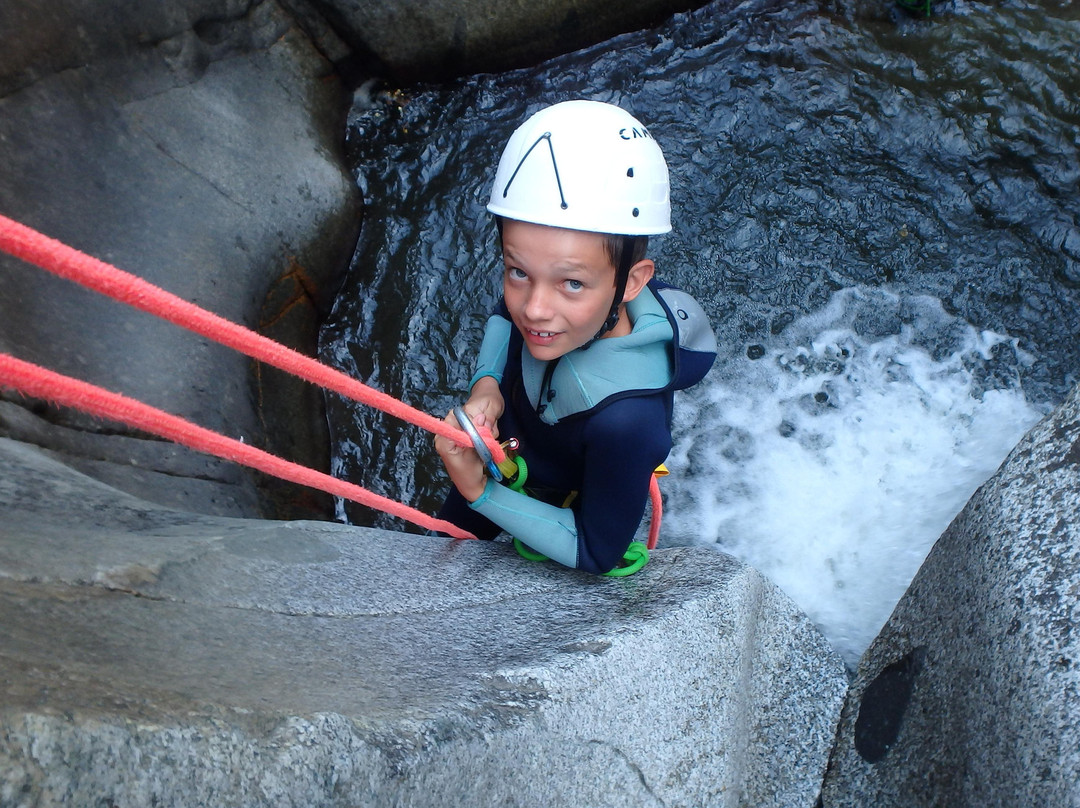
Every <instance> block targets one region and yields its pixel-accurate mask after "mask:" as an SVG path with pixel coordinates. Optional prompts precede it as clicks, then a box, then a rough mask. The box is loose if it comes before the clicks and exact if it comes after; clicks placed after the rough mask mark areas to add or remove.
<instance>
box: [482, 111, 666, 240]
mask: <svg viewBox="0 0 1080 808" xmlns="http://www.w3.org/2000/svg"><path fill="white" fill-rule="evenodd" d="M487 209H488V210H489V211H490V212H491V213H494V214H495V215H497V216H505V217H506V218H508V219H517V220H518V221H523V222H532V223H534V224H546V225H550V226H552V227H565V228H568V229H571V230H587V231H590V232H593V233H612V234H615V235H626V236H653V235H659V234H660V233H667V232H668V231H669V230H671V201H670V198H669V191H668V170H667V163H665V162H664V155H663V153H662V152H661V151H660V147H659V146H658V145H657V143H656V141H655V140H653V137H652V135H651V134H650V133H649V130H648V129H646V128H645V127H644V126H643V125H642V124H641V122H640V121H638V120H637V119H636V118H635V117H634V116H633V115H631V114H630V113H628V112H626V111H625V110H622V109H620V108H619V107H616V106H614V105H613V104H605V103H601V102H599V101H564V102H562V103H561V104H555V105H553V106H550V107H546V108H545V109H542V110H540V111H539V112H537V113H536V114H534V115H533V116H532V117H530V118H529V119H528V120H527V121H525V123H523V124H522V125H521V126H519V127H518V128H517V130H516V131H515V132H514V134H513V135H511V136H510V140H509V141H508V142H507V144H506V148H505V149H503V153H502V159H500V160H499V168H498V171H496V173H495V184H494V185H493V186H492V188H491V199H490V201H489V202H488V206H487Z"/></svg>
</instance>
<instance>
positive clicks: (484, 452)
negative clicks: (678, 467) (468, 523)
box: [454, 407, 668, 578]
mask: <svg viewBox="0 0 1080 808" xmlns="http://www.w3.org/2000/svg"><path fill="white" fill-rule="evenodd" d="M454 417H455V418H457V422H458V424H459V425H460V426H461V427H462V429H463V430H464V432H465V434H467V435H469V437H470V438H471V439H472V442H473V448H474V449H475V450H476V453H477V454H478V455H480V460H481V461H482V462H483V463H484V466H485V468H486V469H487V470H488V473H489V475H490V476H491V478H492V479H493V480H495V482H503V483H505V484H506V486H507V487H508V488H509V489H510V490H511V491H517V492H519V493H522V494H525V495H526V496H530V494H529V491H528V489H526V487H525V483H526V482H527V481H528V479H529V467H528V464H526V462H525V458H523V457H522V456H521V455H519V454H518V453H517V449H518V446H519V443H518V440H517V438H510V439H509V440H507V441H504V442H503V443H502V449H503V451H504V453H505V455H506V459H505V460H504V461H503V462H502V463H496V462H495V461H494V459H493V457H492V455H491V451H490V449H489V448H488V446H487V445H486V444H485V443H484V440H483V438H482V437H481V436H480V433H479V431H478V430H477V429H476V425H475V424H473V422H472V419H470V418H469V415H468V414H467V413H466V412H465V409H464V407H455V408H454ZM667 474H668V470H667V467H666V466H664V465H663V464H661V465H660V466H658V467H657V469H656V470H655V471H654V472H653V474H652V476H651V477H650V478H649V499H650V502H651V503H652V508H653V515H652V521H651V523H650V525H649V539H648V543H643V542H639V541H633V542H630V545H629V546H628V547H627V548H626V552H625V553H623V557H622V561H621V563H620V564H619V566H617V567H615V569H612V570H609V571H607V572H605V573H603V574H604V575H606V576H608V577H611V578H621V577H624V576H626V575H633V574H634V573H635V572H637V571H638V570H640V569H641V568H642V567H644V566H645V565H646V564H647V563H648V562H649V550H652V549H654V548H655V547H656V542H657V540H658V538H659V535H660V520H661V518H662V504H661V502H662V500H661V498H660V487H659V485H658V484H657V478H658V477H664V476H667ZM576 497H577V491H571V492H570V494H569V495H567V497H566V499H565V500H564V501H563V504H562V507H564V508H568V507H569V506H570V503H571V502H573V501H574V499H575V498H576ZM513 544H514V549H515V550H516V551H517V554H518V555H519V556H521V557H522V558H524V559H525V560H526V561H547V560H549V559H548V557H547V556H546V555H544V554H543V553H538V552H536V551H535V550H533V549H532V548H530V547H529V546H528V545H527V544H525V543H524V542H522V541H521V540H520V539H518V538H517V537H516V536H515V537H514V539H513Z"/></svg>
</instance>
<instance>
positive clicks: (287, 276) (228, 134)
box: [0, 0, 360, 516]
mask: <svg viewBox="0 0 1080 808" xmlns="http://www.w3.org/2000/svg"><path fill="white" fill-rule="evenodd" d="M43 8H44V9H46V10H44V11H43V10H42V9H43ZM0 13H2V14H3V15H4V17H5V19H3V20H0V26H2V30H3V31H4V32H5V33H4V40H5V41H4V42H3V47H2V48H0V54H3V56H0V63H2V64H0V86H2V87H4V88H5V90H6V92H5V94H4V95H3V96H2V97H0V157H2V158H3V161H4V166H5V169H4V171H3V172H0V212H3V213H4V214H5V215H7V216H10V217H11V218H13V219H16V220H19V221H21V222H23V223H24V224H27V225H29V226H31V227H34V228H36V229H39V230H41V231H43V232H44V233H45V234H47V235H49V236H52V237H54V238H57V239H59V240H61V241H63V242H65V243H68V244H70V245H71V246H74V247H76V248H77V249H80V250H82V251H84V252H87V253H89V254H91V255H93V256H95V257H97V258H101V259H102V260H105V261H108V262H110V263H112V264H114V265H116V266H118V267H120V268H121V269H124V270H126V271H129V272H133V273H135V274H137V275H140V276H141V277H143V278H146V279H147V280H149V281H151V282H152V283H155V284H157V285H159V286H162V287H163V288H165V289H167V290H168V291H170V292H173V293H175V294H177V295H179V296H180V297H183V298H185V299H187V300H190V301H192V302H194V303H196V304H198V305H201V306H204V307H206V308H208V309H210V310H212V311H214V312H215V313H217V314H220V315H222V316H224V317H226V318H228V319H230V320H234V321H237V322H240V323H243V324H245V325H247V326H249V327H252V328H257V329H260V330H262V331H264V332H265V333H267V334H268V335H269V336H271V337H273V338H276V339H279V340H280V341H282V342H285V343H286V344H289V345H291V346H293V347H296V348H298V349H300V350H303V351H305V352H308V353H314V349H315V340H316V329H317V324H318V321H319V318H320V316H321V315H322V314H324V313H325V312H326V311H327V309H328V307H329V305H330V303H331V299H332V296H333V294H334V292H335V290H336V287H337V283H338V280H339V278H340V275H341V272H342V271H343V270H344V269H345V267H346V266H347V263H348V259H349V256H350V255H351V253H352V249H353V246H354V244H355V239H356V235H357V232H358V228H359V220H360V215H359V214H360V203H359V198H358V193H357V191H356V189H355V186H354V184H353V182H352V180H351V177H350V175H349V173H348V171H347V170H346V169H345V167H344V163H343V159H342V155H341V150H342V140H343V115H344V109H345V102H346V93H345V92H344V88H343V86H342V85H341V83H340V82H339V80H338V79H337V78H336V77H335V76H334V74H333V73H332V70H331V67H330V65H329V63H328V62H327V61H326V60H325V59H323V58H322V56H321V55H320V54H319V53H318V52H317V51H316V50H315V49H314V48H313V47H312V45H311V43H310V41H309V40H308V39H307V37H306V36H305V35H304V34H303V33H302V32H301V31H300V29H299V28H298V27H297V26H296V25H295V24H294V23H293V21H292V18H291V17H290V16H289V15H288V14H286V13H285V12H284V11H283V10H282V9H281V8H280V7H279V6H277V5H276V4H275V3H271V2H264V3H260V4H254V5H251V7H250V8H248V5H247V4H241V3H232V4H229V5H227V6H224V7H222V5H221V4H220V3H213V4H212V3H205V2H202V3H194V2H192V3H187V4H166V5H165V6H160V7H154V9H148V8H144V7H143V6H139V5H136V6H133V7H132V8H131V9H127V8H126V6H121V5H120V4H113V5H109V4H100V3H99V4H90V3H86V4H75V3H71V4H68V5H67V6H62V7H59V8H57V7H52V6H47V7H42V6H40V4H36V3H31V2H22V0H16V1H15V2H9V3H6V4H4V7H3V11H2V12H0ZM21 31H25V32H26V36H25V37H20V36H19V35H18V34H19V32H21ZM9 45H11V47H10V48H9ZM0 295H2V296H0V311H2V317H0V346H2V347H3V349H4V350H6V351H9V352H11V353H13V354H14V355H16V356H18V357H20V358H22V359H26V360H30V361H34V362H37V363H40V364H42V365H45V366H46V367H49V368H51V369H53V370H56V371H59V372H61V373H66V374H69V375H72V376H75V377H77V378H80V379H84V380H86V381H90V382H93V383H95V384H99V385H102V386H104V387H106V388H108V389H110V390H114V391H117V392H121V393H124V394H126V395H130V396H133V397H135V398H138V399H140V400H143V401H145V402H147V403H149V404H152V405H154V406H157V407H160V408H162V409H165V410H167V411H169V412H172V413H175V414H177V415H180V416H183V417H185V418H188V419H190V420H192V421H195V422H196V423H198V424H200V425H202V426H205V427H208V428H211V429H216V430H220V431H222V432H224V433H225V434H228V435H230V436H233V437H237V438H240V437H242V438H244V439H245V440H246V441H248V442H249V443H253V444H256V445H259V446H262V447H264V448H267V449H268V450H270V451H273V452H275V453H278V454H282V455H285V456H287V457H289V458H290V459H294V460H297V461H299V462H302V463H304V464H305V465H315V466H318V467H321V468H326V466H327V465H328V459H327V455H328V449H327V436H326V427H325V419H324V416H323V415H322V407H321V397H320V395H319V393H318V392H317V391H313V390H310V389H308V388H307V386H306V385H303V384H302V383H298V382H293V381H292V380H291V379H289V378H287V377H284V376H283V375H282V374H279V373H276V372H274V371H272V370H269V371H268V370H267V369H264V368H261V367H258V366H256V365H255V364H254V363H253V362H251V361H250V360H248V359H246V358H245V357H242V356H240V355H238V354H236V353H234V352H232V351H230V350H228V349H225V348H222V347H220V346H217V345H215V344H211V343H208V342H207V341H206V340H204V339H202V338H198V337H195V336H194V335H191V334H189V333H187V332H184V331H182V330H180V329H178V328H176V327H174V326H171V325H168V324H166V323H163V322H160V321H157V320H155V319H153V318H151V317H149V316H147V315H144V314H142V313H139V312H137V311H134V310H132V309H129V308H127V307H125V306H123V305H121V304H118V303H115V302H112V301H110V300H107V299H105V298H103V297H101V296H98V295H96V294H94V293H91V292H88V291H86V290H84V289H82V288H80V287H77V286H75V285H74V284H71V283H69V282H67V281H63V280H59V279H57V278H54V277H52V276H50V275H48V274H47V273H45V272H44V271H42V270H39V269H35V268H32V267H29V266H27V265H25V264H23V263H22V262H19V261H17V260H15V259H12V258H10V257H6V256H4V257H0ZM4 398H6V399H7V400H8V401H9V402H14V403H15V404H16V405H19V407H21V408H22V411H19V410H17V409H15V408H13V407H12V405H11V404H8V405H7V406H3V405H2V404H0V406H3V408H2V409H0V432H2V433H3V434H7V435H10V436H13V437H17V438H19V439H23V440H30V441H32V442H36V443H39V444H40V445H43V446H46V447H48V448H50V449H53V450H55V451H57V452H60V453H61V454H62V456H63V457H64V458H65V459H67V460H68V461H69V462H71V463H72V464H73V465H75V466H77V467H79V468H80V469H82V470H84V471H87V472H89V473H91V474H94V475H95V476H97V477H99V478H101V479H105V480H107V481H109V482H111V483H112V484H114V485H117V486H118V487H120V488H122V489H124V490H128V491H130V492H132V493H136V494H140V495H142V496H146V497H148V498H150V499H153V500H155V501H158V502H162V503H163V504H169V505H174V506H178V507H183V508H187V509H191V510H196V511H207V512H211V513H221V514H229V515H266V516H297V515H326V514H327V513H328V507H329V501H328V500H327V499H325V498H319V497H316V496H314V495H312V494H310V493H309V492H308V491H307V490H306V489H303V490H302V489H296V488H294V487H292V486H277V485H275V484H273V483H269V484H267V483H266V482H265V481H262V480H258V479H256V478H255V477H254V476H253V475H251V474H249V473H247V472H246V471H245V470H242V469H238V468H236V467H233V466H231V465H229V464H224V463H219V462H217V461H214V460H212V459H207V458H203V457H202V456H199V455H195V454H194V453H189V452H186V451H185V450H182V449H179V448H177V447H174V446H172V445H169V444H165V443H163V442H161V441H157V440H144V439H138V436H134V437H133V436H131V435H130V434H129V430H126V429H124V428H120V427H118V426H116V425H107V424H102V423H100V422H97V421H94V420H91V419H88V418H85V417H82V416H79V415H77V414H72V413H69V412H60V411H58V410H56V408H53V407H49V406H47V405H44V404H42V403H31V404H30V405H29V410H30V412H29V413H28V412H26V409H27V406H26V405H27V402H23V401H22V400H21V398H20V397H19V396H16V395H12V394H10V392H9V393H6V394H5V395H4ZM117 434H119V435H120V436H125V437H124V440H117V439H115V438H116V435H117ZM142 437H144V438H145V436H142Z"/></svg>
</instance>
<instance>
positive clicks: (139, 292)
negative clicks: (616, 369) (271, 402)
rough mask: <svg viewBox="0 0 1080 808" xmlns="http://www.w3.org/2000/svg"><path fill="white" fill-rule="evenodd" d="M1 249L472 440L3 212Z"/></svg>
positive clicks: (410, 419) (405, 417) (495, 449)
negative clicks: (20, 222)
mask: <svg viewBox="0 0 1080 808" xmlns="http://www.w3.org/2000/svg"><path fill="white" fill-rule="evenodd" d="M0 250H4V251H5V252H8V253H10V254H11V255H14V256H15V257H16V258H21V259H22V260H23V261H26V262H27V263H29V264H34V265H35V266H38V267H40V268H41V269H44V270H46V271H47V272H51V273H53V274H54V275H59V276H60V277H61V278H66V279H67V280H70V281H74V282H75V283H78V284H81V285H82V286H85V287H87V288H88V289H93V290H94V291H96V292H100V293H101V294H103V295H106V296H107V297H111V298H113V299H114V300H119V301H120V302H122V303H127V304H128V305H129V306H134V307H135V308H137V309H139V310H141V311H144V312H146V313H148V314H152V315H154V316H155V317H160V318H161V319H163V320H167V321H169V322H170V323H173V324H174V325H178V326H180V327H181V328H186V329H187V330H189V331H193V332H195V333H196V334H200V335H201V336H204V337H206V338H207V339H211V340H213V341H214V342H218V343H221V344H222V345H226V346H228V347H229V348H233V349H235V350H237V351H240V353H243V354H246V355H247V356H250V357H251V358H253V359H257V360H258V361H260V362H265V363H266V364H268V365H273V366H274V367H276V368H279V369H281V370H284V371H285V372H286V373H291V374H293V375H294V376H299V377H300V378H301V379H305V380H306V381H309V382H311V383H313V384H317V385H319V386H320V387H325V388H327V389H328V390H333V391H334V392H335V393H340V394H341V395H343V396H346V397H347V398H351V399H354V400H355V401H359V402H361V403H362V404H367V405H369V406H371V407H375V408H376V409H379V410H382V411H383V412H385V413H388V414H390V415H393V416H395V417H397V418H400V419H401V420H402V421H406V422H407V423H410V424H413V425H415V426H418V427H420V428H421V429H426V430H427V431H428V432H433V433H434V434H436V435H441V436H443V437H444V438H448V439H450V440H452V441H454V442H455V443H457V444H458V445H459V446H472V441H470V440H469V438H468V436H467V435H466V434H465V433H464V432H462V431H461V430H460V429H457V428H455V427H452V426H450V425H449V424H448V423H446V422H445V421H443V420H441V419H439V418H435V417H434V416H432V415H428V414H427V413H426V412H422V411H421V410H418V409H416V408H414V407H410V406H409V405H408V404H405V403H404V402H402V401H398V400H397V399H396V398H394V397H392V396H389V395H387V394H386V393H383V392H381V391H379V390H376V389H374V388H373V387H368V386H367V385H366V384H363V383H362V382H358V381H357V380H356V379H353V378H351V377H350V376H347V375H345V374H344V373H342V372H341V371H338V370H334V369H333V368H331V367H327V366H326V365H323V364H322V363H320V362H317V361H316V360H314V359H311V358H310V357H307V356H304V355H303V354H301V353H298V352H297V351H294V350H292V349H291V348H287V347H285V346H284V345H282V344H281V343H279V342H275V341H274V340H272V339H269V338H267V337H264V336H262V335H261V334H257V333H255V332H254V331H252V330H250V329H248V328H244V327H243V326H241V325H237V324H236V323H234V322H231V321H229V320H226V319H225V318H223V317H219V316H218V315H216V314H214V313H213V312H209V311H207V310H206V309H203V308H200V307H199V306H196V305H195V304H194V303H189V302H188V301H186V300H184V299H183V298H181V297H177V296H176V295H174V294H172V293H170V292H166V291H165V290H164V289H162V288H160V287H158V286H154V285H153V284H152V283H149V282H147V281H145V280H143V279H142V278H140V277H138V276H137V275H132V274H131V273H130V272H124V271H123V270H121V269H117V268H116V267H114V266H112V265H111V264H106V263H105V262H104V261H99V260H98V259H96V258H93V257H91V256H89V255H86V254H85V253H81V252H79V251H78V250H76V249H73V248H72V247H68V246H67V245H66V244H63V243H62V242H59V241H57V240H55V239H52V238H49V237H48V236H46V235H43V234H42V233H39V232H37V231H36V230H32V229H31V228H29V227H27V226H25V225H22V224H19V223H18V222H16V221H14V220H13V219H9V218H8V217H6V216H3V215H0ZM480 433H481V435H482V436H483V437H484V438H485V443H487V445H488V448H489V449H490V450H491V453H492V455H493V456H494V457H495V462H497V463H498V462H500V461H502V460H503V459H505V457H506V454H505V452H504V451H503V449H502V447H501V446H500V445H499V443H498V441H496V440H495V439H494V438H493V437H492V436H491V433H490V431H485V430H483V429H481V430H480Z"/></svg>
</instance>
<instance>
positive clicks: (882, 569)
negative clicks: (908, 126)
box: [663, 288, 1045, 667]
mask: <svg viewBox="0 0 1080 808" xmlns="http://www.w3.org/2000/svg"><path fill="white" fill-rule="evenodd" d="M751 357H757V358H751ZM1032 361H1033V358H1032V357H1031V356H1030V355H1028V354H1026V353H1025V352H1024V351H1023V350H1021V349H1020V347H1019V345H1018V344H1017V340H1015V339H1012V338H1010V337H1008V336H1006V335H1002V334H997V333H994V332H991V331H985V330H979V329H976V328H974V327H973V326H971V325H970V324H968V323H965V322H963V321H962V320H959V319H958V318H956V317H953V316H951V315H949V314H948V313H946V312H945V311H944V310H943V309H942V306H941V304H940V302H939V301H938V300H936V299H934V298H930V297H911V296H908V297H900V296H898V295H895V294H892V293H889V292H886V291H882V290H878V289H863V288H859V289H847V290H843V291H841V292H838V293H836V294H835V295H834V296H833V297H832V299H831V300H830V302H829V304H828V305H827V306H826V307H825V308H824V309H823V310H821V311H819V312H815V313H813V314H811V315H808V316H806V317H803V318H801V319H798V320H796V321H794V322H792V323H791V324H790V325H789V326H788V327H787V328H785V329H784V330H783V331H782V332H781V333H780V334H779V335H777V336H775V337H773V338H772V339H771V340H770V341H769V342H768V343H763V344H761V345H754V346H750V348H749V349H748V350H747V351H746V352H745V353H742V354H740V355H739V356H736V357H731V358H728V359H726V360H722V361H720V363H719V364H718V366H717V367H716V368H715V369H714V371H713V372H712V373H711V374H710V376H709V377H708V379H707V381H706V382H705V383H704V384H702V385H699V386H698V388H696V389H695V390H693V391H691V392H690V393H688V394H686V395H684V396H682V397H681V398H680V399H679V401H678V404H677V407H676V411H677V413H678V416H679V417H678V420H677V422H676V425H675V427H676V429H675V432H676V434H675V441H676V449H675V451H674V452H673V454H672V456H671V458H669V462H668V465H669V467H670V468H671V469H672V472H673V474H674V475H676V476H675V477H674V478H669V481H666V482H665V484H664V486H663V487H664V490H665V494H666V495H667V507H666V513H665V521H664V530H663V535H664V537H665V539H664V543H666V544H673V543H674V544H689V543H698V542H702V541H704V542H708V543H715V545H716V546H717V547H718V548H719V549H721V550H724V551H725V552H728V553H731V554H732V555H734V556H736V557H738V558H740V559H742V560H743V561H745V562H747V563H749V564H751V565H752V566H754V567H755V568H757V569H758V570H760V571H761V572H763V573H765V574H766V575H767V576H769V577H770V578H771V579H772V580H773V581H775V582H776V583H777V584H778V585H779V586H780V587H781V588H782V589H784V590H785V591H786V592H787V593H788V594H789V595H790V596H791V597H792V598H793V599H794V600H795V601H796V602H797V603H798V604H799V605H800V606H801V607H802V608H803V609H804V610H805V611H806V612H807V614H808V615H810V617H811V618H812V619H813V620H814V621H815V622H816V623H817V624H818V626H819V627H820V628H821V629H822V631H823V633H824V634H825V635H826V636H827V637H828V638H829V640H830V641H831V642H832V644H833V645H834V647H836V649H837V650H838V651H839V652H840V653H841V655H842V656H843V657H844V659H845V661H846V662H847V663H848V664H849V666H852V667H853V666H854V665H855V664H856V663H857V661H858V658H859V656H860V655H861V654H862V652H863V651H864V650H865V648H866V647H867V646H868V645H869V643H870V641H871V640H872V639H873V637H874V636H875V635H876V634H877V632H878V631H879V630H880V628H881V626H882V624H883V623H884V622H885V620H886V619H887V618H888V616H889V613H890V612H891V611H892V609H893V607H894V606H895V604H896V602H897V601H898V600H899V598H900V597H901V595H902V594H903V592H904V590H905V589H906V588H907V586H908V584H909V583H910V581H911V579H912V577H913V576H914V574H915V572H916V571H917V570H918V567H919V565H920V564H921V563H922V561H923V559H924V558H925V556H926V554H927V552H929V549H930V547H931V546H932V545H933V543H934V541H935V540H936V539H937V537H938V536H939V535H940V534H941V532H942V531H943V530H944V529H945V527H946V526H947V525H948V524H949V522H950V521H951V520H952V518H953V517H954V516H955V515H956V513H957V512H958V511H959V510H960V509H961V508H962V507H963V505H964V503H965V502H966V501H967V500H968V498H969V497H970V496H971V494H972V493H973V492H974V491H975V490H976V489H977V488H978V486H979V485H980V484H981V483H982V482H984V481H985V480H986V479H987V478H988V477H989V476H990V475H991V474H993V472H994V471H995V470H996V468H997V467H998V466H999V465H1000V463H1001V461H1002V460H1003V459H1004V458H1005V456H1006V455H1007V454H1008V452H1009V450H1010V449H1011V448H1012V447H1013V446H1014V445H1015V444H1016V442H1017V441H1018V440H1019V439H1020V437H1022V435H1023V434H1024V433H1025V432H1026V431H1027V430H1028V429H1029V428H1030V427H1031V426H1032V425H1033V424H1034V423H1035V422H1036V421H1037V420H1038V419H1039V418H1040V417H1041V415H1042V414H1043V413H1042V412H1041V411H1040V408H1039V407H1037V406H1035V405H1033V404H1032V403H1030V402H1029V401H1028V400H1027V399H1026V397H1025V395H1024V391H1023V390H1022V388H1021V387H1020V383H1019V377H1018V374H1017V370H1018V368H1021V367H1023V366H1025V365H1028V364H1030V363H1031V362H1032ZM1043 409H1045V408H1043Z"/></svg>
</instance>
